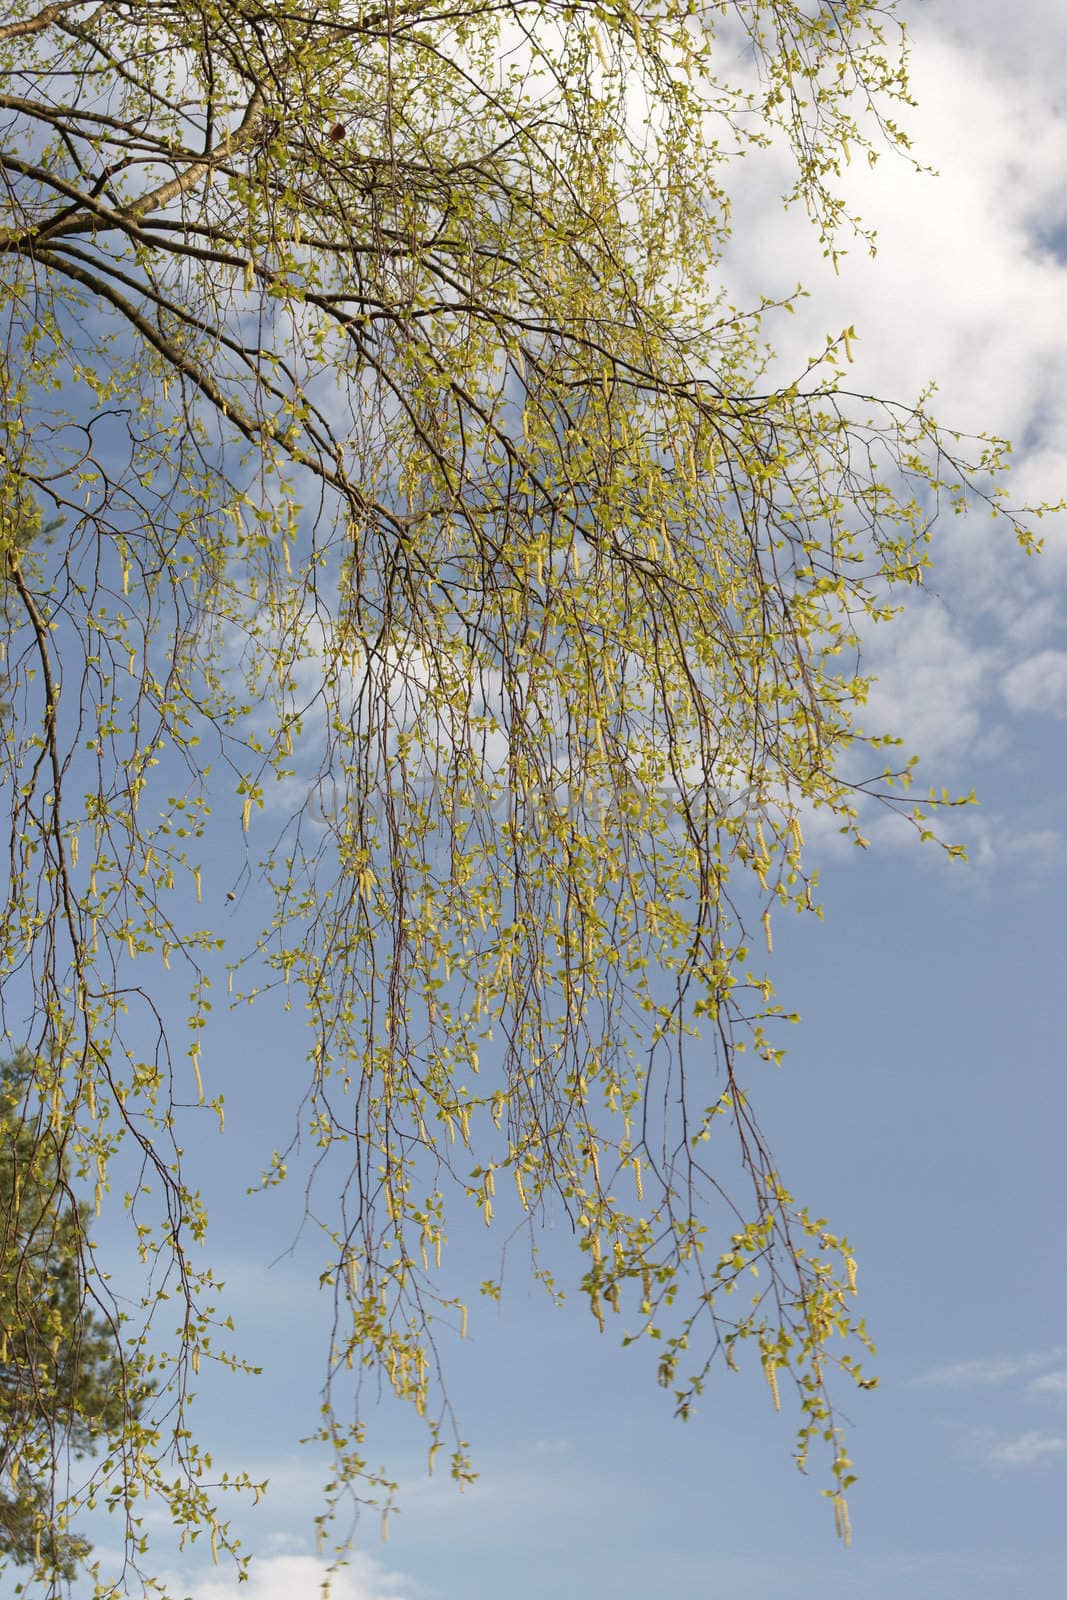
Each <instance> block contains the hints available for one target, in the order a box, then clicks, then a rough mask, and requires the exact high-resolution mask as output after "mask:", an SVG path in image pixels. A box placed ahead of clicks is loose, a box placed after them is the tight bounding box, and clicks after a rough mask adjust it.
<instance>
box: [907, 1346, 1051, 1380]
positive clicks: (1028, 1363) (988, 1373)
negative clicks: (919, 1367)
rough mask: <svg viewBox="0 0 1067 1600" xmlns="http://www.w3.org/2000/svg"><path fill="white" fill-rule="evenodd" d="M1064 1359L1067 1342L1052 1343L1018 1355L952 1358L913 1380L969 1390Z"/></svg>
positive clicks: (1017, 1375)
mask: <svg viewBox="0 0 1067 1600" xmlns="http://www.w3.org/2000/svg"><path fill="white" fill-rule="evenodd" d="M1065 1358H1067V1345H1062V1344H1059V1345H1054V1346H1053V1348H1052V1349H1051V1350H1036V1351H1030V1352H1028V1353H1027V1354H1026V1355H1019V1356H995V1357H992V1358H990V1357H979V1358H978V1359H977V1360H972V1361H954V1362H952V1363H951V1364H950V1365H948V1366H944V1367H934V1368H933V1369H932V1370H931V1371H930V1372H924V1373H922V1374H920V1376H919V1377H918V1378H916V1379H915V1380H914V1381H915V1383H917V1384H923V1385H928V1386H930V1387H931V1388H937V1389H969V1388H978V1387H983V1386H985V1387H988V1386H990V1385H993V1384H998V1383H1010V1382H1011V1380H1012V1379H1013V1378H1022V1377H1025V1376H1026V1375H1027V1373H1031V1372H1040V1370H1041V1368H1042V1367H1051V1366H1054V1365H1055V1363H1056V1362H1057V1361H1063V1360H1064V1359H1065Z"/></svg>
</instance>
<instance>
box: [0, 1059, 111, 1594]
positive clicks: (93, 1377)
mask: <svg viewBox="0 0 1067 1600" xmlns="http://www.w3.org/2000/svg"><path fill="white" fill-rule="evenodd" d="M35 1066H36V1064H35V1063H34V1062H33V1061H32V1059H31V1058H30V1057H29V1055H28V1054H26V1053H25V1052H22V1053H19V1054H17V1055H16V1056H15V1058H14V1059H13V1060H11V1061H8V1062H6V1063H4V1064H2V1065H0V1551H2V1552H3V1553H4V1554H6V1555H7V1556H9V1557H11V1558H12V1559H13V1560H14V1561H16V1562H18V1563H21V1564H24V1565H30V1566H33V1567H34V1568H35V1569H36V1570H37V1571H38V1572H42V1573H45V1574H51V1575H53V1576H58V1577H66V1578H69V1577H71V1576H73V1574H74V1571H75V1569H76V1567H77V1565H78V1564H79V1562H80V1561H82V1560H83V1559H84V1558H85V1556H86V1555H87V1554H88V1546H87V1544H86V1543H85V1541H84V1540H83V1539H80V1538H78V1537H76V1536H75V1535H73V1534H70V1533H67V1532H65V1531H64V1530H63V1527H62V1525H61V1522H60V1523H58V1524H57V1521H56V1520H55V1503H54V1487H55V1479H56V1476H57V1474H59V1473H61V1471H62V1469H63V1466H64V1464H65V1463H66V1462H68V1461H69V1460H70V1459H71V1458H73V1459H75V1460H76V1459H78V1458H80V1457H83V1456H85V1455H86V1454H87V1453H89V1452H93V1451H99V1450H100V1449H101V1448H102V1447H106V1445H107V1442H108V1441H109V1440H110V1441H112V1442H113V1441H115V1440H116V1439H118V1438H121V1436H122V1435H123V1433H124V1432H125V1430H126V1427H127V1424H128V1422H129V1421H130V1412H131V1411H132V1413H133V1415H134V1416H136V1411H137V1409H138V1408H137V1406H136V1404H134V1405H133V1406H132V1407H131V1405H130V1396H131V1394H132V1391H133V1387H134V1386H133V1385H132V1384H131V1383H129V1382H128V1380H127V1374H126V1373H125V1372H124V1370H123V1356H122V1347H121V1341H120V1339H119V1337H118V1329H117V1327H116V1326H115V1324H114V1322H113V1321H112V1320H111V1319H110V1318H109V1317H105V1316H102V1315H100V1314H99V1313H98V1312H97V1311H96V1310H95V1309H94V1307H93V1302H92V1301H91V1300H90V1301H88V1303H87V1295H86V1289H87V1282H86V1272H85V1270H84V1263H83V1260H82V1252H83V1250H84V1249H85V1236H86V1227H85V1216H84V1213H83V1211H82V1209H81V1208H80V1206H79V1205H78V1202H77V1201H76V1199H75V1198H74V1196H73V1194H72V1192H71V1188H70V1175H69V1162H68V1159H67V1157H66V1154H65V1152H64V1148H63V1143H62V1138H61V1136H60V1134H59V1133H58V1132H57V1130H56V1128H55V1127H54V1126H53V1124H52V1122H51V1120H50V1119H49V1117H48V1115H47V1113H46V1110H45V1108H43V1107H42V1106H41V1105H40V1103H37V1104H36V1105H34V1103H33V1099H34V1096H33V1091H34V1088H35V1085H36V1084H37V1082H38V1079H39V1076H40V1075H39V1073H38V1072H37V1071H36V1070H35ZM91 1292H92V1291H91V1289H90V1294H91Z"/></svg>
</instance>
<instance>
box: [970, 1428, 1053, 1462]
mask: <svg viewBox="0 0 1067 1600" xmlns="http://www.w3.org/2000/svg"><path fill="white" fill-rule="evenodd" d="M1065 1450H1067V1438H1064V1437H1063V1436H1062V1435H1060V1434H1049V1433H1038V1432H1037V1430H1036V1429H1031V1430H1030V1431H1029V1432H1028V1433H1020V1434H1019V1435H1018V1436H1017V1437H1016V1438H1014V1439H1001V1440H998V1441H996V1442H990V1443H987V1444H986V1445H985V1447H984V1450H983V1454H984V1456H985V1460H986V1464H987V1465H988V1466H991V1467H1003V1468H1006V1469H1009V1470H1010V1469H1013V1468H1017V1467H1033V1466H1036V1465H1037V1463H1038V1462H1039V1461H1046V1460H1048V1459H1049V1457H1050V1456H1058V1455H1062V1454H1063V1452H1064V1451H1065Z"/></svg>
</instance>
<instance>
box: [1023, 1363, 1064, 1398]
mask: <svg viewBox="0 0 1067 1600" xmlns="http://www.w3.org/2000/svg"><path fill="white" fill-rule="evenodd" d="M1026 1392H1027V1394H1036V1395H1040V1396H1042V1397H1045V1396H1048V1397H1050V1398H1051V1399H1053V1400H1067V1371H1065V1370H1064V1369H1063V1368H1061V1369H1060V1370H1059V1371H1058V1372H1043V1373H1042V1374H1041V1376H1040V1377H1039V1378H1033V1379H1032V1380H1031V1381H1030V1382H1029V1383H1028V1384H1027V1386H1026Z"/></svg>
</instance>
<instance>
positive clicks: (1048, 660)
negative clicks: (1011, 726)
mask: <svg viewBox="0 0 1067 1600" xmlns="http://www.w3.org/2000/svg"><path fill="white" fill-rule="evenodd" d="M1001 693H1002V694H1003V696H1004V699H1005V700H1006V701H1007V703H1008V705H1009V706H1011V708H1012V710H1013V711H1041V712H1044V713H1046V715H1048V714H1051V715H1052V716H1055V717H1063V716H1067V650H1040V651H1038V653H1037V655H1033V656H1028V657H1027V658H1026V660H1025V661H1020V662H1018V663H1017V665H1016V666H1014V667H1012V668H1011V669H1010V671H1008V672H1007V673H1006V674H1005V677H1004V682H1003V684H1002V686H1001Z"/></svg>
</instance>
